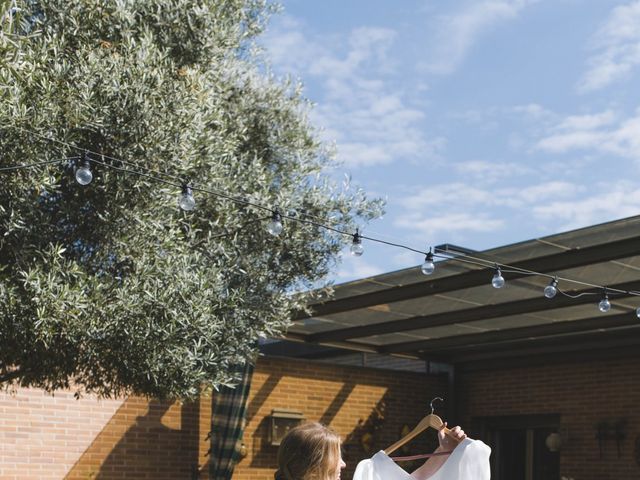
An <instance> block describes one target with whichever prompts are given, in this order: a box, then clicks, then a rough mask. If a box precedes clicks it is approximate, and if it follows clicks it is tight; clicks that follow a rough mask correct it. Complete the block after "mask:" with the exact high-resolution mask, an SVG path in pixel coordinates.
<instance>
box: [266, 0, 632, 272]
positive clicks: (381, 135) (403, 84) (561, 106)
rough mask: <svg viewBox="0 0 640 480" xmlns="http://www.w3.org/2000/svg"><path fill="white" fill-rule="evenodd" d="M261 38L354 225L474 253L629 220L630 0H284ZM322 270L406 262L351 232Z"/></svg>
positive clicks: (403, 254)
mask: <svg viewBox="0 0 640 480" xmlns="http://www.w3.org/2000/svg"><path fill="white" fill-rule="evenodd" d="M281 3H282V5H283V10H282V12H281V13H280V14H278V15H276V16H275V17H273V18H272V19H271V21H270V24H269V27H268V29H267V32H266V33H265V35H264V36H263V39H262V42H263V46H264V47H265V54H266V56H267V58H268V60H269V62H270V65H271V68H272V70H273V72H274V73H275V74H277V75H278V76H286V75H289V76H292V77H293V78H296V79H299V80H300V81H302V83H303V84H304V87H305V88H304V95H305V96H306V97H307V98H308V99H310V100H311V101H312V102H314V104H315V107H314V109H313V110H312V113H311V120H312V123H313V125H314V127H315V128H317V129H318V135H319V136H320V138H321V139H322V140H323V141H325V142H328V143H335V145H336V148H337V160H338V161H339V162H340V165H339V166H337V167H336V168H335V169H333V170H332V171H331V172H329V173H330V174H331V175H333V176H335V178H336V179H337V180H339V179H340V178H344V176H345V175H347V176H350V177H351V184H352V185H353V187H354V188H355V187H356V186H358V187H362V188H363V189H364V190H365V191H366V192H367V193H368V194H369V195H370V196H372V197H382V198H385V199H386V201H387V206H386V214H385V215H384V217H383V218H382V219H378V220H375V221H373V222H371V223H369V224H368V225H364V226H363V234H364V235H368V236H371V237H375V238H380V239H383V240H386V241H391V242H397V243H402V244H405V245H409V246H412V247H414V248H416V249H419V250H423V251H426V250H428V248H429V247H430V246H435V245H439V244H443V243H451V244H455V245H460V246H463V247H466V248H470V249H474V250H484V249H488V248H493V247H499V246H503V245H508V244H511V243H515V242H520V241H524V240H529V239H532V238H537V237H541V236H545V235H551V234H554V233H559V232H563V231H567V230H573V229H576V228H580V227H586V226H589V225H593V224H598V223H602V222H607V221H611V220H615V219H620V218H624V217H628V216H632V215H637V214H640V189H639V188H638V186H639V182H638V179H640V0H634V1H614V0H470V1H460V0H449V1H442V0H398V1H393V2H392V1H390V0H366V1H365V0H341V1H336V0H322V1H309V0H283V1H281ZM364 247H365V252H364V254H363V255H362V256H361V257H352V256H351V255H349V254H348V252H347V251H345V254H344V255H343V258H342V261H341V263H340V265H339V267H338V269H337V271H336V272H335V273H334V275H333V277H332V280H333V281H335V282H336V283H342V282H345V281H350V280H355V279H359V278H363V277H368V276H372V275H377V274H380V273H384V272H389V271H393V270H398V269H402V268H407V267H413V266H416V265H419V264H421V263H422V261H423V257H422V256H421V255H419V254H415V253H411V252H407V251H405V250H402V249H398V248H394V247H389V246H384V245H376V244H371V243H370V242H366V241H365V242H364Z"/></svg>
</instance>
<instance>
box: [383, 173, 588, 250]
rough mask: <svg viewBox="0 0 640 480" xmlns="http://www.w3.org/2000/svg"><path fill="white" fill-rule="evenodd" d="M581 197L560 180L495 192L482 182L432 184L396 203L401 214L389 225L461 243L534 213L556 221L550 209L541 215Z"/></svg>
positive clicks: (581, 190)
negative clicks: (469, 237) (556, 205)
mask: <svg viewBox="0 0 640 480" xmlns="http://www.w3.org/2000/svg"><path fill="white" fill-rule="evenodd" d="M584 192H585V188H584V187H583V186H582V185H579V184H575V183H571V182H567V181H561V180H553V181H550V182H539V183H533V184H530V185H528V186H523V187H520V188H516V187H508V188H504V187H502V188H494V187H493V186H492V185H490V184H489V183H487V182H478V185H476V186H470V185H469V184H468V183H462V182H459V183H458V182H454V183H449V184H441V185H435V186H433V187H431V188H429V189H428V190H425V191H423V192H420V193H417V194H414V195H410V196H407V197H405V198H404V199H401V200H400V202H399V204H400V205H401V206H402V207H403V209H404V210H403V213H401V214H400V215H399V216H397V218H396V220H395V221H394V226H395V227H397V228H403V229H407V230H408V231H410V232H411V234H412V235H414V234H420V235H421V236H423V237H425V236H426V237H427V238H434V237H435V238H444V239H450V238H453V237H458V238H460V237H461V236H463V235H473V234H474V233H483V232H491V231H496V230H499V229H502V228H505V227H507V226H508V224H509V222H508V221H507V219H512V218H514V217H519V218H533V214H534V213H535V215H536V217H539V218H544V219H545V220H549V219H557V218H558V215H556V216H555V217H554V216H553V212H554V211H553V210H550V211H549V215H547V214H545V213H544V212H545V211H546V210H545V209H546V208H547V206H548V205H552V204H554V205H555V204H558V203H559V202H560V201H561V200H564V201H566V202H568V203H570V202H571V201H572V199H575V198H577V197H578V196H579V195H581V194H583V193H584ZM556 213H557V214H559V213H560V212H559V211H558V212H556Z"/></svg>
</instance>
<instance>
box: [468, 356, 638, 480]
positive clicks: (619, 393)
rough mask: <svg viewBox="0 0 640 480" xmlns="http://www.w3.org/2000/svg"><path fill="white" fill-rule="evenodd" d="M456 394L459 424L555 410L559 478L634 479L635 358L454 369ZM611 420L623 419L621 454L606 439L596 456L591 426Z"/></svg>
mask: <svg viewBox="0 0 640 480" xmlns="http://www.w3.org/2000/svg"><path fill="white" fill-rule="evenodd" d="M457 398H458V405H459V414H460V416H461V418H462V421H463V422H464V424H465V425H470V424H471V419H472V417H483V416H498V415H537V414H559V415H560V416H561V427H562V429H563V430H565V433H567V434H568V439H567V440H566V442H565V444H564V445H563V447H562V449H561V452H560V471H561V474H562V475H564V476H570V477H573V478H574V479H575V480H608V479H611V480H624V479H638V478H640V466H639V465H638V463H636V459H635V456H636V455H640V409H639V404H640V358H627V359H621V360H598V361H585V362H581V363H579V362H566V363H561V364H554V362H550V364H549V365H546V366H539V367H526V368H500V369H493V370H491V371H484V372H469V373H459V374H458V394H457ZM617 419H626V420H627V422H628V424H627V428H626V438H625V439H624V440H623V442H622V450H621V456H620V457H619V458H618V454H617V451H616V442H615V440H613V439H610V440H606V442H605V443H604V455H603V458H600V453H599V447H598V441H597V440H596V428H595V425H596V424H597V423H598V422H601V421H603V420H609V421H612V420H617ZM638 461H640V458H639V459H638ZM550 480H553V479H550Z"/></svg>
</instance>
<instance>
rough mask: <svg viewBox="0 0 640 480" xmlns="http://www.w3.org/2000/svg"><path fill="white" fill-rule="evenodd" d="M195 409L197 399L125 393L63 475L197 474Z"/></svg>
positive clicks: (71, 479) (99, 479) (107, 478)
mask: <svg viewBox="0 0 640 480" xmlns="http://www.w3.org/2000/svg"><path fill="white" fill-rule="evenodd" d="M199 412H200V404H199V401H195V402H189V403H184V404H182V405H180V404H172V403H169V402H160V401H157V400H151V401H149V402H147V401H145V400H143V399H140V398H135V397H133V398H128V399H127V400H125V402H124V403H123V404H122V406H121V407H120V408H119V409H118V411H117V412H116V414H115V415H114V416H113V417H112V418H111V420H110V421H109V423H108V424H107V425H106V426H105V428H104V429H103V430H102V431H101V432H100V434H99V435H98V436H97V437H96V438H95V439H94V441H93V442H92V444H91V446H90V447H89V448H88V449H87V450H86V451H85V452H84V453H83V455H82V456H81V457H80V459H79V460H78V461H77V462H76V464H75V465H74V466H73V468H72V469H71V471H70V472H69V473H68V474H67V476H66V477H65V479H66V480H76V479H78V480H79V479H92V480H93V479H95V480H112V479H113V480H117V479H129V478H153V479H156V480H162V479H167V480H168V479H175V478H180V479H191V478H197V468H198V442H199V438H198V437H199V419H198V415H199ZM194 474H195V475H194Z"/></svg>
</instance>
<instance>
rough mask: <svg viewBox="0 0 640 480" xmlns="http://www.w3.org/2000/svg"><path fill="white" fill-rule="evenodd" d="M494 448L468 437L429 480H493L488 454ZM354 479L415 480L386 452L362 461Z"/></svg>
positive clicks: (380, 452)
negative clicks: (491, 479)
mask: <svg viewBox="0 0 640 480" xmlns="http://www.w3.org/2000/svg"><path fill="white" fill-rule="evenodd" d="M490 454H491V449H490V448H489V447H488V446H487V445H485V444H484V443H483V442H481V441H480V440H471V439H470V438H467V439H465V440H463V441H462V442H460V443H459V444H458V446H457V447H456V448H455V450H454V451H453V453H451V455H450V456H449V458H447V460H446V461H445V463H444V465H442V466H441V467H440V468H439V469H438V471H437V472H436V473H434V474H433V475H432V476H431V477H429V480H490V478H491V469H490V468H489V455H490ZM353 480H414V478H413V477H412V476H411V474H409V473H407V472H405V471H404V470H403V469H402V468H401V467H400V466H399V465H398V464H396V462H394V461H393V460H391V458H389V456H388V455H387V454H386V453H384V451H382V450H381V451H379V452H378V453H376V454H375V455H374V456H373V457H371V458H369V459H366V460H362V461H361V462H360V463H358V466H357V467H356V473H355V474H354V475H353Z"/></svg>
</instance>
